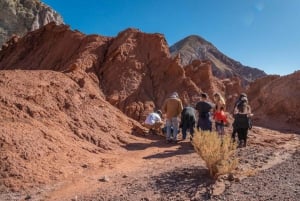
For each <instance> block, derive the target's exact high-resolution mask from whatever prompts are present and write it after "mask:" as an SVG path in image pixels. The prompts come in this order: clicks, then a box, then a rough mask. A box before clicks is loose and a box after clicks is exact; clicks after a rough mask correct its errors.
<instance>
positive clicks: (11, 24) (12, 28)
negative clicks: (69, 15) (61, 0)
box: [0, 0, 63, 48]
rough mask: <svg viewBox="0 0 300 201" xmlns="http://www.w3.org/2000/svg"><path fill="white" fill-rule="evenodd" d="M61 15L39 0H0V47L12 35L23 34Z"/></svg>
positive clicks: (55, 20) (59, 18)
mask: <svg viewBox="0 0 300 201" xmlns="http://www.w3.org/2000/svg"><path fill="white" fill-rule="evenodd" d="M49 22H55V23H56V24H63V19H62V17H61V16H60V15H59V14H58V13H57V12H56V11H54V10H53V9H51V8H50V7H49V6H47V5H45V4H44V3H42V2H41V1H39V0H0V48H1V46H2V44H4V43H5V42H6V41H7V40H8V39H9V38H10V37H11V36H12V35H19V36H23V35H24V34H25V33H27V32H28V31H33V30H36V29H38V28H40V27H42V26H44V25H45V24H48V23H49Z"/></svg>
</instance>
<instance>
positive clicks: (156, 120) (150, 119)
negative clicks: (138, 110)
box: [144, 110, 163, 134]
mask: <svg viewBox="0 0 300 201" xmlns="http://www.w3.org/2000/svg"><path fill="white" fill-rule="evenodd" d="M161 117H162V112H161V111H160V110H157V111H156V112H152V113H150V114H148V116H147V118H146V120H145V122H144V125H145V127H146V128H149V129H150V130H149V133H152V134H154V133H156V134H159V133H160V132H161V126H162V125H163V121H162V119H161Z"/></svg>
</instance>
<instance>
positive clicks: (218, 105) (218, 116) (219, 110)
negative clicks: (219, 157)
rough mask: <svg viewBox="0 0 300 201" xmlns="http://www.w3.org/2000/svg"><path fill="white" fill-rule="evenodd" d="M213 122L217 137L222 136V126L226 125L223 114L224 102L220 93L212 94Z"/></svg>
mask: <svg viewBox="0 0 300 201" xmlns="http://www.w3.org/2000/svg"><path fill="white" fill-rule="evenodd" d="M214 103H215V108H214V116H213V117H214V120H215V125H216V130H217V132H218V134H219V135H221V136H223V135H224V134H225V130H224V126H225V124H227V116H226V114H225V105H226V103H225V100H224V98H223V97H222V95H221V94H220V93H215V94H214Z"/></svg>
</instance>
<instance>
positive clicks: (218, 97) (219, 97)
mask: <svg viewBox="0 0 300 201" xmlns="http://www.w3.org/2000/svg"><path fill="white" fill-rule="evenodd" d="M213 97H214V101H215V102H216V103H219V104H222V105H225V99H224V98H223V96H222V95H221V94H220V93H218V92H217V93H214V96H213Z"/></svg>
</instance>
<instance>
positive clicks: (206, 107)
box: [196, 93, 214, 131]
mask: <svg viewBox="0 0 300 201" xmlns="http://www.w3.org/2000/svg"><path fill="white" fill-rule="evenodd" d="M200 97H201V100H200V101H199V102H198V103H197V104H196V110H197V111H198V114H199V117H198V124H197V129H198V130H199V129H201V130H202V131H206V130H208V131H212V121H211V119H212V117H211V112H212V109H213V108H214V106H213V104H212V103H211V102H209V101H208V100H207V99H208V95H207V94H206V93H201V96H200Z"/></svg>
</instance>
